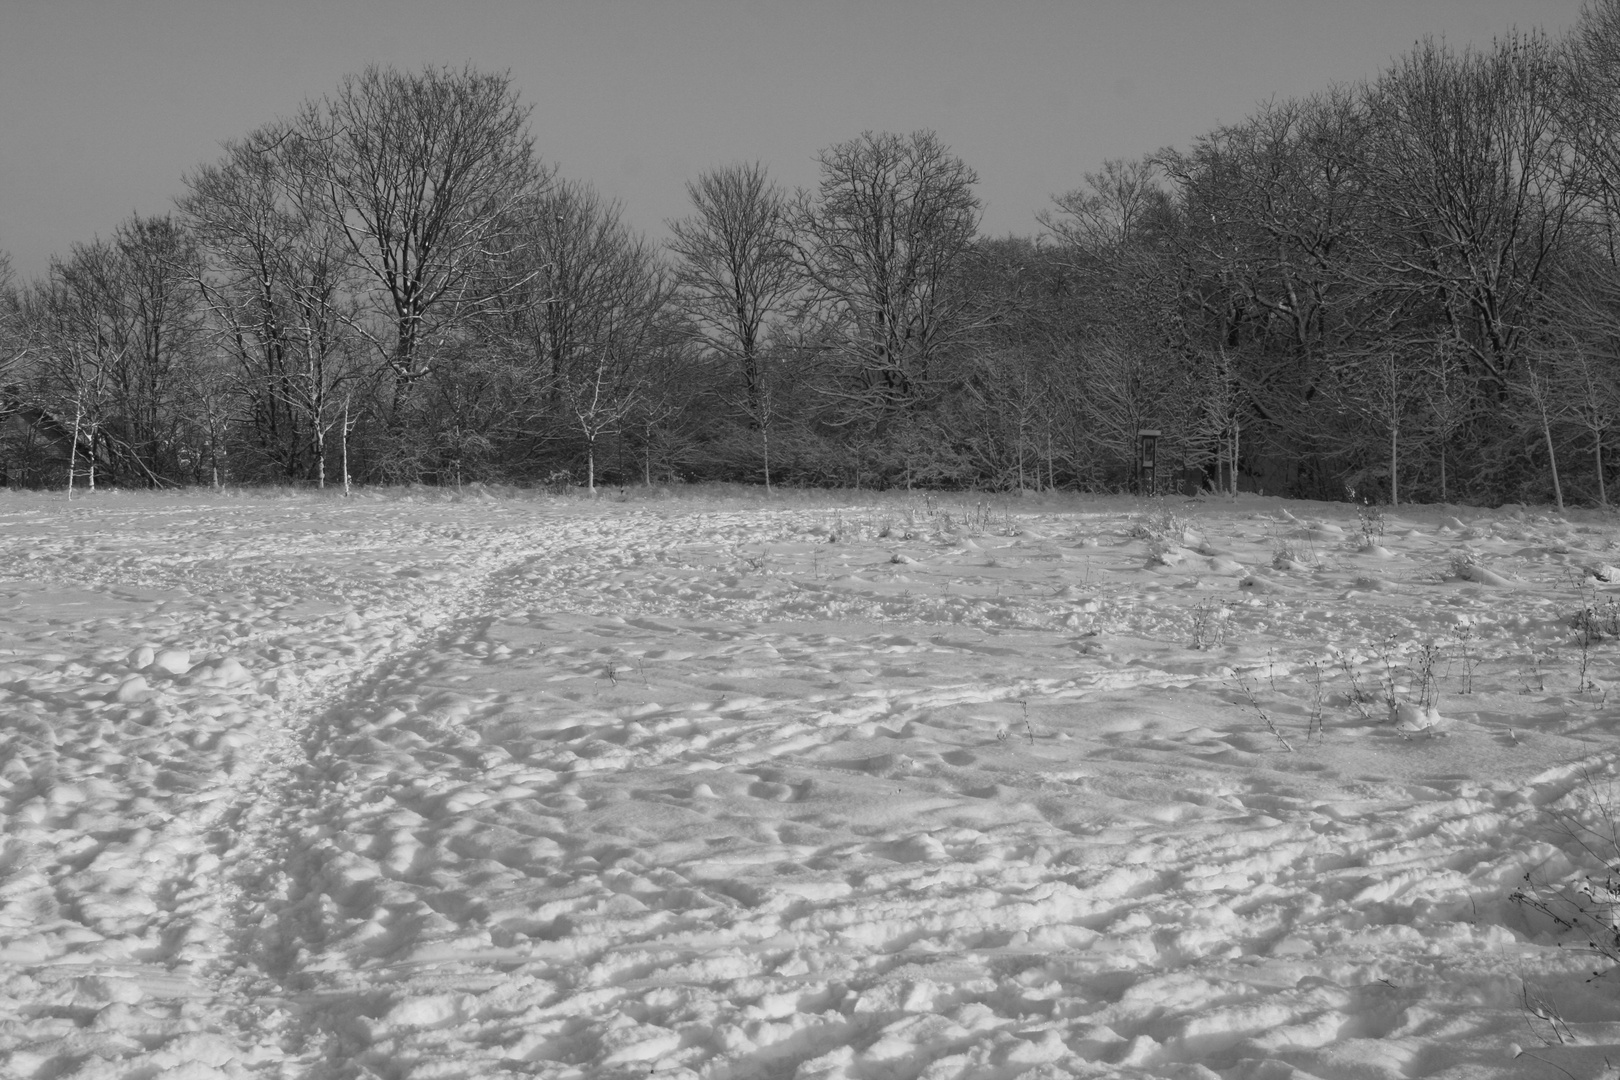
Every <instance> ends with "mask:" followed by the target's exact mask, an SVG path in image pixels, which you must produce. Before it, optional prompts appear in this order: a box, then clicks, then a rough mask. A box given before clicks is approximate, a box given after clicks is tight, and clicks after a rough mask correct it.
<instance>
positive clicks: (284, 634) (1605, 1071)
mask: <svg viewBox="0 0 1620 1080" xmlns="http://www.w3.org/2000/svg"><path fill="white" fill-rule="evenodd" d="M1385 524H1386V529H1385V531H1384V533H1383V534H1382V535H1381V536H1373V537H1371V538H1370V542H1367V541H1368V540H1369V538H1367V537H1364V536H1363V534H1362V533H1361V532H1360V531H1359V530H1358V520H1357V516H1356V514H1355V512H1354V509H1353V508H1350V507H1345V506H1335V505H1329V504H1301V503H1287V504H1284V503H1282V502H1280V501H1278V500H1268V499H1260V498H1254V497H1243V498H1241V499H1239V500H1237V501H1236V502H1233V501H1231V500H1218V499H1209V500H1199V501H1186V502H1183V501H1182V500H1170V501H1169V502H1168V503H1161V504H1159V505H1157V506H1149V505H1147V504H1145V503H1142V502H1137V501H1133V500H1127V499H1084V498H1067V497H1065V498H1059V497H1056V496H1054V497H1049V498H1041V499H1022V500H1008V501H1006V502H1004V503H1000V504H996V505H995V507H990V508H988V509H987V507H986V505H985V504H983V503H978V504H975V501H974V500H973V499H972V498H971V497H967V496H962V497H946V498H944V499H943V500H941V499H940V498H937V497H935V498H930V499H926V500H925V499H924V498H922V497H908V496H900V495H891V496H877V497H862V496H859V495H854V494H846V495H843V496H835V495H825V496H815V497H811V496H790V497H788V498H787V499H785V500H776V501H764V500H759V499H757V498H756V499H754V500H748V499H744V498H739V497H729V496H722V495H709V496H702V497H699V498H695V499H657V498H653V497H647V498H640V499H637V498H632V499H629V500H628V501H623V502H617V501H613V500H612V499H603V500H602V501H600V502H598V503H588V502H585V501H582V500H577V499H556V498H548V497H533V498H529V497H517V496H514V497H510V498H490V497H469V498H450V497H438V496H436V495H434V494H433V493H427V494H423V493H416V494H415V495H399V494H395V495H390V496H387V497H379V496H375V495H367V496H363V497H359V498H355V499H351V500H341V499H336V498H325V497H318V496H315V495H308V496H295V497H272V496H230V497H227V496H208V495H183V496H181V495H170V496H158V495H135V494H118V493H101V494H98V495H96V496H94V497H92V498H88V499H78V500H75V501H73V502H72V503H68V502H66V501H64V500H63V499H62V497H61V496H60V495H43V494H39V495H33V494H0V829H3V833H0V1075H3V1076H6V1077H19V1078H38V1080H57V1078H65V1077H82V1078H91V1077H94V1078H109V1080H110V1078H124V1080H150V1078H156V1077H166V1078H184V1080H192V1078H199V1080H200V1078H206V1077H232V1078H247V1077H255V1078H258V1077H289V1078H290V1077H320V1078H340V1077H372V1076H375V1077H388V1078H395V1077H398V1078H405V1077H413V1078H428V1077H437V1078H452V1077H466V1078H477V1077H499V1076H507V1075H522V1076H542V1077H554V1078H565V1077H581V1078H583V1077H645V1076H657V1077H688V1078H692V1077H702V1078H706V1080H710V1078H712V1080H725V1078H736V1080H752V1078H784V1080H786V1078H796V1080H833V1078H840V1077H848V1078H856V1080H911V1078H923V1080H947V1078H980V1077H984V1078H994V1080H1004V1078H1005V1080H1010V1078H1013V1077H1028V1078H1051V1077H1069V1076H1083V1077H1174V1078H1182V1080H1191V1078H1206V1080H1207V1078H1210V1077H1221V1078H1224V1080H1283V1078H1288V1077H1295V1078H1301V1080H1309V1078H1312V1077H1316V1078H1320V1080H1382V1078H1392V1080H1393V1078H1405V1077H1419V1076H1434V1077H1457V1078H1464V1077H1542V1076H1546V1077H1553V1076H1576V1077H1581V1078H1586V1077H1597V1076H1613V1075H1615V1073H1614V1070H1613V1068H1612V1066H1610V1065H1608V1064H1606V1062H1615V1063H1620V994H1617V993H1616V990H1615V986H1614V983H1615V980H1616V979H1620V975H1617V976H1611V977H1607V978H1598V979H1596V980H1593V979H1592V972H1593V971H1594V970H1602V969H1603V968H1604V967H1605V966H1606V962H1605V961H1603V960H1602V959H1600V958H1598V957H1594V956H1593V955H1592V954H1591V953H1590V951H1589V950H1588V949H1587V948H1585V945H1586V942H1587V940H1588V937H1589V935H1583V934H1579V933H1569V932H1563V931H1561V930H1560V928H1559V927H1558V926H1557V925H1556V924H1554V923H1553V922H1551V921H1550V920H1548V919H1546V918H1544V917H1542V916H1540V915H1537V914H1536V913H1535V912H1534V911H1532V910H1530V909H1527V908H1526V907H1524V906H1522V905H1518V904H1514V903H1511V902H1510V900H1509V896H1510V894H1512V893H1513V892H1514V890H1515V889H1517V888H1519V887H1520V886H1522V885H1523V884H1524V879H1525V875H1526V874H1530V875H1531V876H1532V880H1533V881H1535V882H1539V883H1543V886H1544V887H1547V888H1551V887H1554V886H1557V885H1559V884H1560V883H1571V884H1572V885H1575V886H1578V885H1579V884H1580V883H1581V882H1582V881H1584V880H1585V877H1586V875H1599V876H1601V874H1602V873H1603V870H1604V869H1605V867H1604V864H1603V862H1602V861H1601V859H1602V858H1603V856H1604V855H1605V852H1604V851H1603V850H1601V848H1597V849H1594V850H1588V848H1586V847H1583V846H1582V844H1581V843H1580V842H1579V840H1580V837H1578V836H1574V837H1572V836H1571V835H1570V833H1569V831H1568V829H1567V828H1565V827H1561V826H1567V825H1568V824H1569V823H1570V822H1572V821H1573V822H1582V823H1588V824H1593V825H1597V826H1599V827H1602V826H1603V825H1604V824H1605V822H1606V821H1608V820H1610V819H1609V817H1608V816H1607V812H1606V810H1605V800H1606V799H1609V798H1610V797H1611V796H1612V795H1613V794H1614V790H1613V789H1614V787H1615V786H1616V784H1617V778H1616V773H1615V769H1614V763H1615V761H1616V759H1617V757H1620V754H1617V746H1616V743H1615V733H1616V728H1617V726H1620V724H1617V721H1620V698H1617V699H1616V700H1615V701H1613V702H1611V701H1610V700H1609V695H1608V693H1607V691H1606V689H1605V687H1606V686H1607V685H1608V684H1609V682H1610V680H1612V679H1613V678H1614V677H1615V675H1616V671H1617V665H1620V645H1617V644H1615V643H1614V642H1613V641H1611V640H1602V641H1596V642H1590V641H1589V644H1588V647H1587V648H1586V649H1584V650H1583V649H1582V648H1581V647H1580V646H1579V645H1578V644H1577V643H1576V641H1575V639H1574V637H1573V636H1572V631H1571V628H1570V617H1571V615H1572V614H1573V613H1575V612H1578V611H1580V610H1582V608H1583V606H1587V605H1592V604H1603V603H1606V600H1607V597H1608V596H1609V595H1610V594H1611V593H1613V592H1614V591H1615V590H1620V571H1616V570H1615V569H1614V566H1613V565H1612V564H1614V563H1617V562H1620V554H1617V549H1620V525H1617V524H1615V523H1613V521H1612V519H1609V518H1606V517H1602V516H1600V515H1598V514H1597V513H1595V512H1582V513H1572V514H1570V515H1569V516H1568V517H1563V516H1556V515H1551V514H1548V513H1545V512H1538V511H1525V510H1503V511H1479V510H1468V509H1458V508H1455V507H1452V508H1422V507H1420V508H1412V509H1407V508H1401V509H1399V510H1395V511H1390V512H1389V515H1388V518H1387V521H1386V523H1385ZM1195 642H1196V643H1198V644H1199V645H1201V646H1202V647H1194V644H1195ZM1425 648H1429V649H1430V653H1429V657H1430V662H1431V664H1430V668H1429V670H1430V671H1431V672H1432V674H1433V676H1434V680H1433V682H1432V684H1431V683H1430V682H1428V681H1426V680H1425V678H1424V675H1423V672H1424V650H1425ZM1583 663H1584V664H1585V671H1584V675H1583V673H1582V665H1583ZM1616 805H1620V804H1616ZM1589 846H1590V845H1589ZM1607 854H1608V855H1609V856H1610V857H1613V856H1614V855H1615V854H1616V853H1615V852H1614V851H1613V850H1612V849H1611V850H1610V851H1609V852H1607Z"/></svg>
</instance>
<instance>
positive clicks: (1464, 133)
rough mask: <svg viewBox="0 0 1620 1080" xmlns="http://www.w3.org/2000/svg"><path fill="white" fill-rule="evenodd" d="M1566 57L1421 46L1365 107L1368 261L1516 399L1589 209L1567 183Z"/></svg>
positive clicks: (1513, 48)
mask: <svg viewBox="0 0 1620 1080" xmlns="http://www.w3.org/2000/svg"><path fill="white" fill-rule="evenodd" d="M1557 63H1558V59H1557V54H1556V50H1555V49H1554V48H1553V46H1552V45H1551V43H1549V42H1548V41H1547V39H1546V38H1544V37H1541V36H1539V35H1535V34H1531V35H1511V36H1509V37H1508V38H1506V39H1504V40H1501V41H1498V42H1495V43H1494V44H1493V45H1492V46H1491V47H1490V48H1489V49H1486V50H1483V51H1476V50H1472V49H1469V50H1465V51H1463V52H1462V53H1455V52H1453V51H1451V50H1450V49H1448V48H1447V47H1446V46H1445V45H1443V44H1441V43H1438V42H1435V41H1433V40H1425V41H1422V42H1419V43H1418V45H1417V46H1416V47H1415V48H1414V49H1413V50H1412V51H1411V52H1410V53H1409V54H1407V55H1406V56H1405V57H1403V58H1402V59H1401V60H1399V61H1398V62H1397V63H1396V64H1395V65H1394V67H1393V68H1391V70H1390V71H1388V72H1387V73H1386V74H1385V75H1384V76H1383V77H1382V78H1381V79H1379V80H1378V82H1377V83H1376V84H1375V85H1374V86H1372V87H1371V88H1369V90H1368V92H1367V95H1366V102H1367V105H1366V107H1367V110H1368V117H1369V120H1370V123H1371V130H1372V132H1373V133H1374V139H1373V141H1372V144H1371V147H1370V151H1371V152H1370V153H1369V154H1368V155H1367V157H1366V168H1367V170H1368V173H1369V176H1370V182H1371V184H1372V186H1373V187H1374V189H1375V194H1376V201H1377V204H1378V208H1379V214H1378V216H1377V218H1376V219H1375V220H1376V224H1377V226H1378V227H1377V228H1376V229H1373V230H1370V231H1369V232H1368V233H1367V234H1366V238H1367V240H1369V241H1370V243H1369V244H1368V245H1367V246H1366V247H1364V249H1363V254H1364V256H1365V258H1366V260H1367V263H1368V264H1369V267H1370V268H1373V269H1372V272H1373V273H1374V274H1375V275H1376V276H1377V278H1378V279H1379V280H1380V281H1382V282H1385V283H1388V284H1391V285H1395V286H1398V287H1399V288H1401V289H1403V290H1405V291H1406V292H1407V293H1408V295H1409V296H1410V297H1411V298H1412V302H1414V303H1420V304H1423V305H1428V306H1432V307H1434V308H1436V309H1437V311H1436V314H1437V315H1438V316H1439V320H1440V322H1439V324H1438V325H1437V326H1436V328H1435V330H1434V333H1435V334H1436V336H1438V337H1440V338H1444V339H1449V340H1452V341H1454V342H1455V343H1456V344H1457V346H1458V347H1459V348H1460V349H1461V350H1462V355H1464V356H1466V357H1467V358H1468V359H1469V360H1470V362H1471V363H1472V364H1473V365H1474V366H1475V367H1476V369H1477V370H1478V371H1479V372H1480V373H1481V375H1482V376H1483V377H1485V378H1486V379H1488V380H1489V381H1491V382H1492V383H1494V384H1495V385H1496V386H1497V387H1498V388H1499V389H1501V390H1505V389H1506V387H1507V385H1508V383H1509V381H1510V380H1511V379H1512V377H1513V372H1514V368H1515V366H1516V365H1517V363H1518V361H1519V357H1520V352H1521V349H1522V346H1523V345H1524V343H1525V339H1526V336H1527V335H1528V334H1530V333H1531V331H1532V328H1533V326H1534V323H1535V319H1536V317H1537V315H1538V314H1539V309H1540V307H1541V305H1542V303H1543V300H1544V295H1545V288H1544V286H1545V283H1546V280H1547V278H1548V276H1549V274H1550V273H1551V271H1552V269H1553V267H1554V265H1555V256H1556V253H1557V251H1558V249H1559V246H1560V244H1561V243H1562V241H1563V239H1564V237H1565V233H1566V230H1567V228H1568V227H1569V225H1570V224H1571V222H1572V221H1573V219H1574V216H1575V212H1576V210H1577V209H1578V207H1579V201H1580V198H1579V196H1578V194H1577V192H1576V190H1575V189H1574V188H1573V187H1572V186H1571V185H1570V184H1569V183H1568V182H1567V180H1568V177H1569V166H1570V151H1569V145H1568V141H1567V140H1566V138H1565V137H1564V130H1563V128H1562V126H1561V124H1560V97H1559V93H1560V87H1561V85H1562V79H1561V77H1560V73H1559V71H1558V67H1557Z"/></svg>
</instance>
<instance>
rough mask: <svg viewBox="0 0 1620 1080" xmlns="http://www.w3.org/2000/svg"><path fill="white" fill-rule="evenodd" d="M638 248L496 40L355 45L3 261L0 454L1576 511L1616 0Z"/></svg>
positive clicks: (124, 462) (306, 478)
mask: <svg viewBox="0 0 1620 1080" xmlns="http://www.w3.org/2000/svg"><path fill="white" fill-rule="evenodd" d="M817 160H818V163H819V167H820V168H819V181H818V182H817V183H816V185H815V186H814V187H812V188H810V189H807V190H797V191H787V190H784V189H783V188H782V187H780V186H779V185H777V184H776V183H774V182H773V181H772V180H771V178H770V176H769V173H768V171H767V169H766V168H765V167H764V166H763V165H760V164H758V163H738V164H731V165H725V166H722V167H717V168H714V169H712V170H710V171H708V172H705V173H703V174H702V175H700V176H698V177H697V178H696V179H694V180H692V181H691V182H690V183H688V185H687V194H688V197H689V212H688V213H687V215H686V216H684V217H682V218H680V219H679V220H675V221H671V222H669V223H667V224H668V230H667V231H668V240H667V241H666V242H664V243H662V244H654V243H652V242H650V241H649V240H648V239H647V238H646V237H645V236H643V235H641V234H640V233H638V232H637V231H635V230H634V229H633V228H631V227H630V226H629V224H627V222H626V221H625V218H624V213H623V208H622V207H621V206H620V205H619V204H618V203H617V202H615V201H613V200H611V199H607V198H604V197H603V196H602V195H601V194H600V193H598V192H597V191H596V190H595V189H594V188H593V187H592V186H591V185H590V184H589V183H586V182H582V181H579V180H574V179H568V178H565V177H563V176H561V175H560V174H559V173H558V171H557V170H556V169H555V168H554V167H553V166H551V165H549V164H546V163H544V162H543V160H542V159H541V158H540V156H539V155H538V154H537V152H536V147H535V143H534V137H533V135H532V133H531V131H530V127H529V109H528V108H527V107H526V106H525V105H524V104H523V103H522V102H521V101H520V100H519V98H518V95H517V93H516V91H515V89H514V88H513V86H512V84H511V82H510V80H509V79H508V78H507V77H505V76H503V75H496V74H489V73H486V72H480V71H478V70H476V69H474V68H471V67H466V68H462V69H451V68H428V69H425V70H422V71H418V72H400V71H397V70H394V69H391V68H385V67H373V68H368V69H367V70H366V71H364V72H363V73H360V74H358V75H355V76H352V77H350V78H348V79H346V80H344V81H343V83H342V84H341V85H340V86H339V87H338V88H337V90H336V91H335V92H334V93H332V94H330V95H328V96H325V97H322V98H320V99H313V100H310V101H308V102H306V103H305V105H304V106H303V107H302V108H300V109H299V110H298V111H297V112H296V113H295V114H294V115H293V116H291V117H289V118H285V119H281V120H277V121H275V122H272V123H270V124H267V125H265V126H264V127H261V128H259V129H257V130H255V131H252V132H250V133H249V134H247V135H246V136H244V137H243V138H241V139H238V140H234V141H232V142H229V143H227V144H225V145H224V146H223V148H222V153H221V155H220V156H219V158H218V159H217V160H215V161H213V162H210V163H207V164H204V165H201V166H199V167H197V168H195V169H193V170H192V171H190V172H189V173H187V174H186V175H185V176H184V180H183V191H182V192H181V193H180V195H179V196H178V198H177V199H176V200H175V206H174V209H173V210H172V211H171V212H169V213H167V214H164V215H158V216H152V217H145V216H139V215H137V216H134V217H131V218H130V219H128V220H127V221H125V222H124V223H122V224H121V225H119V226H118V227H117V228H116V229H115V230H114V232H113V234H112V235H111V236H110V237H107V238H98V239H96V240H93V241H91V242H89V243H85V244H78V245H75V246H74V247H73V248H72V249H71V251H70V252H69V253H68V254H67V255H65V256H62V257H58V258H55V259H53V260H52V261H51V263H50V267H49V270H48V272H47V273H46V274H45V275H44V276H43V277H41V278H39V279H37V280H32V281H26V282H24V281H17V280H14V279H13V277H12V275H10V274H9V273H7V272H5V270H4V263H3V262H0V417H3V418H4V419H3V426H0V468H3V470H4V475H5V477H6V480H7V482H8V483H12V484H26V485H61V484H64V483H68V482H69V480H70V479H71V480H72V482H75V483H79V484H89V485H94V484H97V483H100V484H116V485H125V486H128V485H143V486H165V485H178V484H202V483H213V484H219V483H226V482H229V483H293V484H310V485H316V486H325V485H329V484H334V483H348V482H349V481H350V479H351V478H352V479H354V480H358V481H364V482H368V483H399V482H425V483H438V484H462V483H466V482H471V481H505V482H519V483H551V484H564V483H567V484H583V485H587V486H590V487H593V488H594V487H595V486H597V485H598V484H602V483H612V484H629V483H654V482H661V481H670V480H696V479H721V480H735V481H746V482H756V483H761V484H764V485H767V486H770V485H772V484H778V483H785V484H817V485H823V484H842V485H854V486H873V487H886V486H889V487H892V486H929V487H985V488H994V489H1001V490H1030V489H1050V488H1078V489H1083V490H1112V489H1118V488H1120V487H1122V486H1124V485H1127V484H1128V483H1130V482H1131V479H1132V476H1133V470H1134V468H1135V464H1136V461H1137V454H1138V449H1137V442H1138V433H1139V432H1140V431H1142V430H1146V429H1154V430H1159V431H1161V432H1163V435H1162V437H1161V440H1160V445H1159V452H1158V462H1159V468H1160V470H1161V472H1162V473H1163V474H1164V475H1163V476H1162V477H1161V483H1164V484H1169V485H1180V484H1185V485H1188V486H1189V487H1191V486H1193V485H1197V486H1201V487H1204V488H1206V489H1213V490H1218V491H1236V490H1239V489H1240V488H1247V489H1259V490H1264V491H1266V492H1269V493H1276V494H1288V495H1294V496H1301V497H1317V498H1345V497H1351V498H1371V499H1377V500H1380V501H1389V502H1400V501H1408V500H1443V501H1468V502H1484V503H1498V502H1502V501H1505V500H1551V501H1555V502H1557V503H1558V504H1559V505H1560V506H1562V505H1563V504H1564V503H1565V502H1566V501H1583V502H1591V503H1597V504H1602V505H1607V489H1608V486H1609V484H1608V481H1607V473H1608V472H1609V471H1611V470H1612V468H1613V466H1612V464H1611V461H1610V458H1611V457H1612V456H1613V455H1612V453H1611V451H1612V447H1609V446H1608V440H1609V439H1610V437H1611V436H1613V435H1614V434H1615V429H1616V427H1617V425H1620V252H1617V247H1616V229H1617V225H1620V0H1600V2H1594V3H1592V4H1590V5H1589V6H1588V7H1587V8H1586V10H1585V11H1584V12H1583V14H1582V17H1581V18H1580V20H1579V22H1578V23H1577V24H1576V26H1575V27H1574V28H1573V29H1572V30H1571V32H1570V33H1569V34H1568V35H1567V36H1566V37H1564V38H1562V39H1558V40H1554V39H1551V38H1549V37H1547V36H1545V35H1543V34H1540V33H1536V32H1529V33H1515V34H1511V35H1509V36H1508V37H1506V38H1503V39H1501V40H1498V41H1495V42H1493V43H1492V44H1491V45H1489V46H1488V47H1481V48H1465V49H1456V48H1452V47H1449V46H1447V45H1445V44H1444V43H1442V42H1437V41H1433V40H1425V41H1421V42H1419V43H1417V44H1416V45H1415V46H1414V47H1413V48H1412V49H1411V50H1410V51H1409V52H1407V53H1406V54H1404V55H1403V56H1401V57H1399V58H1398V59H1397V60H1396V61H1394V62H1393V63H1392V64H1391V65H1390V66H1389V67H1388V69H1387V70H1385V71H1383V72H1382V73H1380V74H1379V75H1378V76H1377V77H1375V78H1371V79H1369V80H1367V81H1365V82H1362V83H1359V84H1355V85H1349V86H1336V87H1331V88H1327V89H1324V90H1323V91H1322V92H1320V93H1318V94H1315V95H1312V96H1309V97H1305V98H1300V99H1287V100H1272V101H1268V102H1266V103H1264V104H1262V105H1260V106H1259V107H1257V108H1256V109H1255V110H1254V112H1253V113H1252V114H1251V115H1250V116H1248V117H1247V118H1245V119H1243V120H1242V121H1240V122H1238V123H1234V124H1229V125H1226V126H1222V127H1219V128H1217V129H1215V130H1213V131H1210V132H1208V133H1206V134H1204V135H1202V136H1201V137H1199V138H1197V139H1196V140H1194V141H1193V142H1192V144H1191V145H1190V146H1187V147H1184V148H1179V149H1166V150H1163V151H1160V152H1158V153H1155V154H1152V155H1148V156H1146V157H1143V158H1141V159H1138V160H1133V161H1109V162H1106V163H1104V164H1103V166H1102V167H1101V169H1099V170H1098V171H1097V172H1095V173H1092V174H1088V175H1086V176H1085V177H1084V178H1083V183H1082V184H1081V185H1080V186H1079V187H1078V188H1076V189H1075V190H1073V191H1070V192H1068V193H1066V194H1062V195H1059V196H1056V197H1055V198H1054V199H1053V202H1052V205H1051V206H1049V207H1048V208H1046V209H1045V210H1043V211H1041V212H1040V213H1038V214H1037V215H1036V222H1037V224H1038V226H1039V230H1038V231H1035V232H1032V233H1031V235H1028V236H1015V235H1009V236H1006V237H989V236H985V235H982V234H981V232H980V229H979V224H980V202H979V199H978V197H977V195H976V194H975V187H976V184H977V176H976V174H975V173H974V171H973V170H972V169H971V168H970V167H969V166H968V165H967V164H966V163H964V162H963V161H962V160H961V159H960V158H959V157H957V156H956V155H955V154H953V153H952V152H951V150H950V149H949V147H947V146H946V145H945V144H944V143H943V142H942V141H941V140H940V139H939V137H938V136H937V135H936V134H934V133H932V132H927V131H922V132H916V133H912V134H907V135H897V134H889V133H878V132H866V133H863V134H861V135H859V136H857V137H855V138H852V139H850V140H848V141H846V142H842V143H838V144H837V145H834V146H830V147H827V148H825V149H823V150H822V151H821V152H820V153H819V154H818V155H817Z"/></svg>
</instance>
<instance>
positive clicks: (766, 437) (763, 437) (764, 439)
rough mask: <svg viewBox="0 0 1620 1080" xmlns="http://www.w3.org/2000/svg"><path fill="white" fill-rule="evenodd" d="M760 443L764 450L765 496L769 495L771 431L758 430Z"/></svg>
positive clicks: (763, 428) (768, 429) (767, 429)
mask: <svg viewBox="0 0 1620 1080" xmlns="http://www.w3.org/2000/svg"><path fill="white" fill-rule="evenodd" d="M759 438H760V442H761V443H762V444H763V445H764V450H765V494H767V495H769V494H770V493H771V430H770V428H766V427H761V428H760V429H759Z"/></svg>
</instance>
